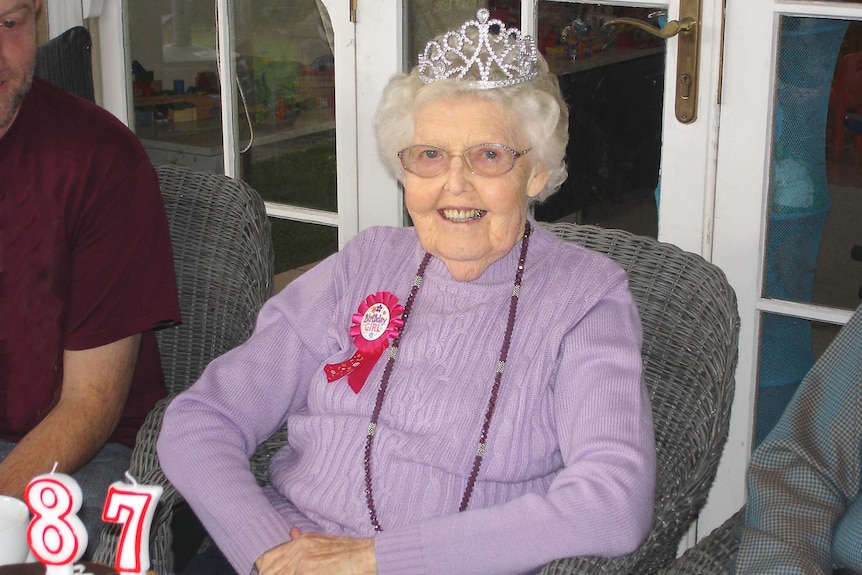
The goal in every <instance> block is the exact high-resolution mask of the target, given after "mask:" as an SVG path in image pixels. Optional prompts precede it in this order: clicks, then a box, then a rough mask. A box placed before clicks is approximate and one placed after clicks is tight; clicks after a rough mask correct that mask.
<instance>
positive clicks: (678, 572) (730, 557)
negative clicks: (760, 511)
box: [661, 508, 745, 575]
mask: <svg viewBox="0 0 862 575" xmlns="http://www.w3.org/2000/svg"><path fill="white" fill-rule="evenodd" d="M744 518H745V508H742V509H740V510H739V511H737V512H736V513H735V514H734V515H733V516H731V517H730V519H728V520H727V521H725V522H724V523H722V524H721V525H719V526H718V527H716V528H715V529H714V530H713V531H712V533H710V534H709V535H707V536H706V537H705V538H703V539H701V540H700V541H699V542H698V543H697V545H695V546H694V547H692V548H691V549H689V550H688V551H686V552H685V553H683V554H682V556H681V557H679V558H678V559H677V560H676V561H674V562H673V563H672V564H671V566H670V567H669V568H667V569H665V570H663V571H661V573H662V574H664V575H718V574H725V573H733V572H734V565H735V564H736V553H737V551H739V538H740V530H741V528H742V525H743V522H744Z"/></svg>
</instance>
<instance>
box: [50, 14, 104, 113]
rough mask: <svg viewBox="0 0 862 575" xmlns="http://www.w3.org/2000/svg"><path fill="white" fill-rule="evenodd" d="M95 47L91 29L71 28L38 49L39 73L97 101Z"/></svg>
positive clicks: (65, 87) (55, 82)
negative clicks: (94, 73)
mask: <svg viewBox="0 0 862 575" xmlns="http://www.w3.org/2000/svg"><path fill="white" fill-rule="evenodd" d="M91 48H92V43H91V41H90V31H89V30H87V29H86V28H84V27H83V26H75V27H74V28H69V29H68V30H66V31H65V32H63V33H62V34H60V35H59V36H57V37H56V38H52V39H51V40H49V41H48V42H46V43H44V44H42V45H41V46H39V48H37V49H36V76H39V77H40V78H43V79H45V80H48V81H49V82H51V83H52V84H54V85H55V86H59V87H60V88H63V89H64V90H66V91H67V92H71V93H72V94H75V95H77V96H80V97H82V98H86V99H87V100H90V101H91V102H94V101H95V94H94V90H93V62H92V55H91Z"/></svg>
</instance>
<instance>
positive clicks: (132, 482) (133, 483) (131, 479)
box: [126, 471, 138, 485]
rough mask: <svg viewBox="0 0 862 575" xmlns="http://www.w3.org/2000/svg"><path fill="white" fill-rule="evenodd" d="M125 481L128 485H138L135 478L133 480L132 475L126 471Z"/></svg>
mask: <svg viewBox="0 0 862 575" xmlns="http://www.w3.org/2000/svg"><path fill="white" fill-rule="evenodd" d="M126 480H127V481H128V482H129V483H131V484H132V485H137V484H138V482H137V481H135V478H134V477H132V474H131V473H129V472H128V471H126Z"/></svg>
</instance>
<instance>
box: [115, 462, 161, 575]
mask: <svg viewBox="0 0 862 575" xmlns="http://www.w3.org/2000/svg"><path fill="white" fill-rule="evenodd" d="M126 479H127V480H128V481H129V483H123V482H122V481H117V482H116V483H113V484H111V487H110V488H109V489H108V496H107V497H106V498H105V506H104V508H103V509H102V520H103V521H107V522H109V523H122V524H123V531H122V533H121V534H120V542H119V544H118V545H117V557H116V561H115V563H114V569H116V571H117V572H118V573H134V574H145V573H146V572H147V570H148V569H149V568H150V525H151V524H152V521H153V514H154V513H155V512H156V504H157V503H158V501H159V498H160V497H161V496H162V491H163V489H162V488H161V487H160V486H158V485H141V484H139V483H138V482H137V481H135V479H134V478H133V477H132V476H131V475H129V474H128V473H126Z"/></svg>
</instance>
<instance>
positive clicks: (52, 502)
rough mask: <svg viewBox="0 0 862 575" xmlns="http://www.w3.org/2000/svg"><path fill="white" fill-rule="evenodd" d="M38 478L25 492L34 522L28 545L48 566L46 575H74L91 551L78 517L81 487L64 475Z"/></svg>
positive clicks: (31, 524) (48, 475) (30, 527)
mask: <svg viewBox="0 0 862 575" xmlns="http://www.w3.org/2000/svg"><path fill="white" fill-rule="evenodd" d="M56 469H57V464H56V463H55V464H54V470H52V471H51V473H47V474H44V475H39V476H37V477H35V478H34V479H33V480H32V481H31V482H30V483H29V484H28V485H27V489H26V490H25V491H24V499H25V501H26V502H27V506H28V507H29V508H30V512H31V513H32V514H33V519H32V520H31V521H30V526H29V527H28V529H27V542H28V544H29V545H30V550H31V551H32V552H33V555H34V556H35V557H36V558H37V559H38V560H39V561H40V562H41V563H44V564H45V573H46V575H72V573H73V569H72V563H74V562H75V561H77V560H78V559H79V558H80V557H81V555H83V554H84V550H85V549H86V548H87V530H86V529H85V528H84V524H83V523H81V520H80V519H78V516H77V515H76V514H77V512H78V510H79V509H81V502H82V501H83V494H82V493H81V487H80V486H79V485H78V483H77V482H76V481H75V480H74V479H72V477H70V476H68V475H66V474H64V473H54V471H56Z"/></svg>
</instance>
